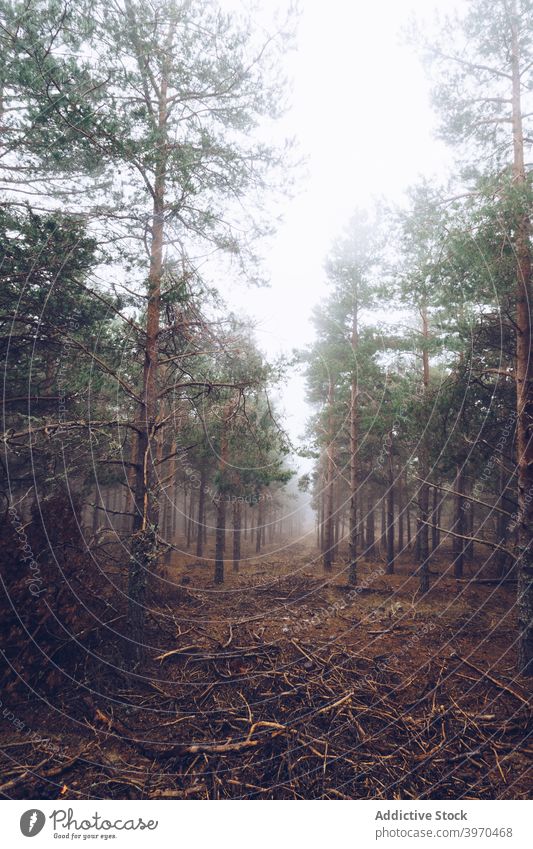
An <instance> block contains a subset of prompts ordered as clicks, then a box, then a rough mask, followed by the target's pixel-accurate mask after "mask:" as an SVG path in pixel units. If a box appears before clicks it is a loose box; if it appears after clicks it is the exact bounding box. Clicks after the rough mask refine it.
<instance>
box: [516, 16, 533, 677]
mask: <svg viewBox="0 0 533 849" xmlns="http://www.w3.org/2000/svg"><path fill="white" fill-rule="evenodd" d="M517 19H518V15H517V4H516V0H515V2H514V3H513V8H512V26H511V33H512V41H511V60H512V78H513V102H512V107H513V145H514V162H513V176H514V182H515V185H516V186H517V187H518V188H519V189H522V190H523V192H524V194H525V192H526V190H527V187H528V182H527V179H528V178H527V175H526V168H525V162H524V132H523V126H522V104H521V86H522V80H521V75H520V45H519V38H518V24H517ZM527 208H528V205H527V204H526V200H525V198H524V201H523V209H524V210H525V209H527ZM517 219H518V220H517V221H516V229H515V254H516V262H517V281H516V325H517V327H516V412H517V422H516V447H517V460H518V515H519V529H518V531H519V537H518V627H519V647H518V669H519V671H520V672H521V673H522V674H523V675H529V676H533V545H532V543H533V362H532V352H531V342H532V334H531V296H532V291H531V289H532V287H531V232H530V222H529V217H528V215H527V212H525V211H520V212H519V214H518V216H517Z"/></svg>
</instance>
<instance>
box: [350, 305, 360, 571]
mask: <svg viewBox="0 0 533 849" xmlns="http://www.w3.org/2000/svg"><path fill="white" fill-rule="evenodd" d="M356 297H357V296H356ZM357 344H358V327H357V300H356V298H355V302H354V304H353V317H352V338H351V345H352V356H353V359H354V362H353V363H352V369H353V371H352V381H351V385H350V546H349V551H350V567H349V572H348V583H349V584H350V586H352V587H354V586H355V585H356V583H357V519H358V517H357V486H358V474H357V472H358V469H357V461H358V458H357V448H358V445H357V443H358V438H359V434H358V424H359V421H358V415H357V400H358V399H357V396H358V385H357V364H356V362H355V358H356V356H357Z"/></svg>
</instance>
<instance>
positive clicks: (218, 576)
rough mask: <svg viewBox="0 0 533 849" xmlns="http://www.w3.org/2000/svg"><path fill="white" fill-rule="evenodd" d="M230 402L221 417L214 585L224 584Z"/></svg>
mask: <svg viewBox="0 0 533 849" xmlns="http://www.w3.org/2000/svg"><path fill="white" fill-rule="evenodd" d="M231 409H232V407H231V401H228V402H227V404H226V406H225V408H224V413H223V416H222V432H221V435H220V461H219V478H220V483H219V488H218V500H217V522H216V533H215V584H222V583H224V551H225V548H226V498H227V491H226V474H227V472H226V467H227V463H228V422H229V418H230V415H231Z"/></svg>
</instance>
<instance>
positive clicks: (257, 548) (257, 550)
mask: <svg viewBox="0 0 533 849" xmlns="http://www.w3.org/2000/svg"><path fill="white" fill-rule="evenodd" d="M262 521H263V507H262V502H261V495H259V500H258V502H257V528H256V529H255V553H256V554H260V553H261V538H262V526H261V523H262Z"/></svg>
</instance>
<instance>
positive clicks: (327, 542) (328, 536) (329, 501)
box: [323, 380, 335, 572]
mask: <svg viewBox="0 0 533 849" xmlns="http://www.w3.org/2000/svg"><path fill="white" fill-rule="evenodd" d="M333 401H334V387H333V382H332V381H331V380H330V382H329V391H328V406H329V428H328V447H327V485H326V517H325V519H326V527H325V534H324V559H323V565H324V571H326V572H330V571H331V567H332V563H333V485H334V484H333V482H334V471H335V462H334V453H333V436H334V434H333Z"/></svg>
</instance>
